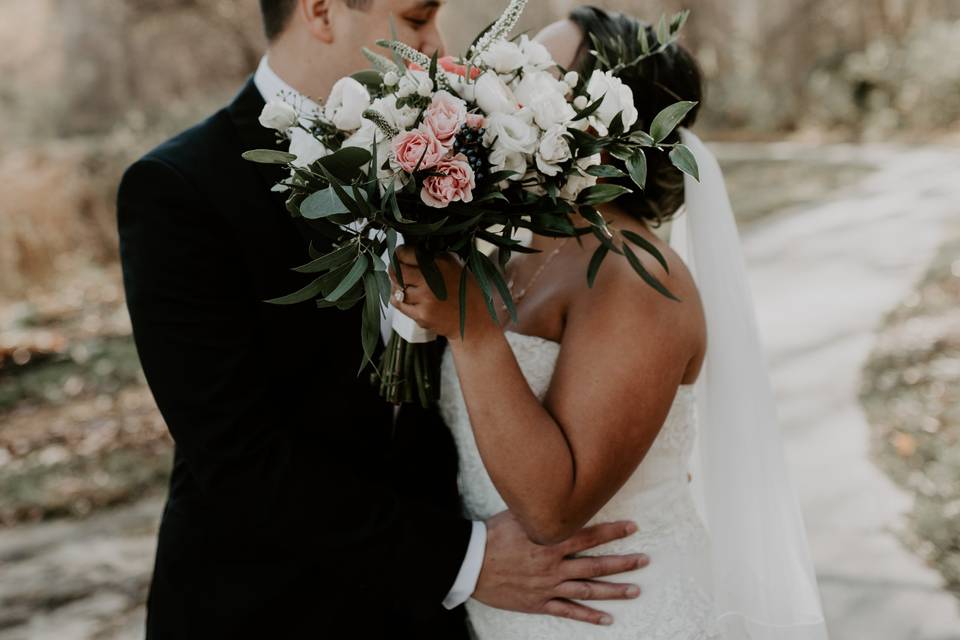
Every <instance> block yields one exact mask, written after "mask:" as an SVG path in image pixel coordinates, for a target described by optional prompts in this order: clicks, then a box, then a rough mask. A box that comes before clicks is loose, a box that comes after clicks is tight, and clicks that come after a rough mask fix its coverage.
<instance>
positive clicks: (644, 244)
mask: <svg viewBox="0 0 960 640" xmlns="http://www.w3.org/2000/svg"><path fill="white" fill-rule="evenodd" d="M620 233H622V234H623V237H624V238H626V239H627V240H629V241H630V242H632V243H633V244H635V245H637V246H638V247H640V248H641V249H643V250H644V251H646V252H647V253H649V254H650V255H652V256H653V257H654V258H656V260H657V262H659V263H660V265H661V266H662V267H663V269H664V271H666V272H667V273H670V266H669V265H667V259H666V258H664V257H663V254H662V253H660V250H659V249H657V247H656V246H655V245H654V244H653V243H652V242H650V241H649V240H647V239H646V238H644V237H643V236H641V235H640V234H638V233H634V232H633V231H630V230H629V229H624V230H623V231H621V232H620Z"/></svg>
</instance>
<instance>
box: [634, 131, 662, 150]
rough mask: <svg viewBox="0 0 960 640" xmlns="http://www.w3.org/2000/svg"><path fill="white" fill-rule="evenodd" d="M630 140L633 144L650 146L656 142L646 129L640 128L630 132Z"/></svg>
mask: <svg viewBox="0 0 960 640" xmlns="http://www.w3.org/2000/svg"><path fill="white" fill-rule="evenodd" d="M630 141H631V142H633V143H634V144H639V145H643V146H645V147H652V146H654V145H655V144H657V141H656V140H654V139H653V136H651V135H650V134H649V133H647V132H646V131H640V130H637V131H634V132H633V133H631V134H630Z"/></svg>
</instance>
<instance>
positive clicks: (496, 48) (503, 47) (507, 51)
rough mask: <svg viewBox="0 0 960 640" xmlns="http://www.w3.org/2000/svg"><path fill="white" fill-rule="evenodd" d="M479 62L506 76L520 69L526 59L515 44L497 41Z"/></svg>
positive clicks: (507, 41)
mask: <svg viewBox="0 0 960 640" xmlns="http://www.w3.org/2000/svg"><path fill="white" fill-rule="evenodd" d="M548 55H549V54H548ZM481 61H482V63H483V64H484V65H486V66H487V67H490V68H491V69H493V70H494V71H496V72H497V73H503V74H507V73H513V72H514V71H517V70H518V69H520V68H522V67H523V65H524V64H525V63H526V61H527V59H526V56H525V55H524V54H523V50H521V49H520V47H518V46H517V45H516V44H514V43H512V42H510V41H509V40H498V41H496V42H494V43H493V45H492V46H491V47H490V48H489V49H487V51H486V52H485V53H484V54H483V55H482V56H481Z"/></svg>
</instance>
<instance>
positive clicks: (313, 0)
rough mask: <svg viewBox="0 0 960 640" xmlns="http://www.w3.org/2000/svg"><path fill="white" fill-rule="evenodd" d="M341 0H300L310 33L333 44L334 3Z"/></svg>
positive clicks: (300, 8) (301, 12)
mask: <svg viewBox="0 0 960 640" xmlns="http://www.w3.org/2000/svg"><path fill="white" fill-rule="evenodd" d="M337 2H340V0H300V1H299V4H300V7H299V10H300V15H301V16H302V17H303V19H304V22H305V23H306V25H307V29H309V31H310V33H311V34H313V37H315V38H316V39H317V40H319V41H321V42H324V43H326V44H331V43H332V42H333V40H334V33H333V16H332V15H331V14H332V12H333V11H335V10H336V9H335V8H334V7H333V5H334V3H337Z"/></svg>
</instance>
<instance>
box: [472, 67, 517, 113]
mask: <svg viewBox="0 0 960 640" xmlns="http://www.w3.org/2000/svg"><path fill="white" fill-rule="evenodd" d="M476 99H477V106H479V107H480V109H482V110H483V112H484V113H486V114H488V115H492V114H494V113H506V114H511V113H515V112H516V111H517V109H518V108H519V105H518V104H517V98H516V96H514V95H513V92H512V91H510V89H509V87H507V85H505V84H504V83H503V80H501V79H500V76H498V75H497V74H496V73H494V72H493V71H487V72H486V73H484V74H483V75H482V76H480V77H479V78H477V82H476Z"/></svg>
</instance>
